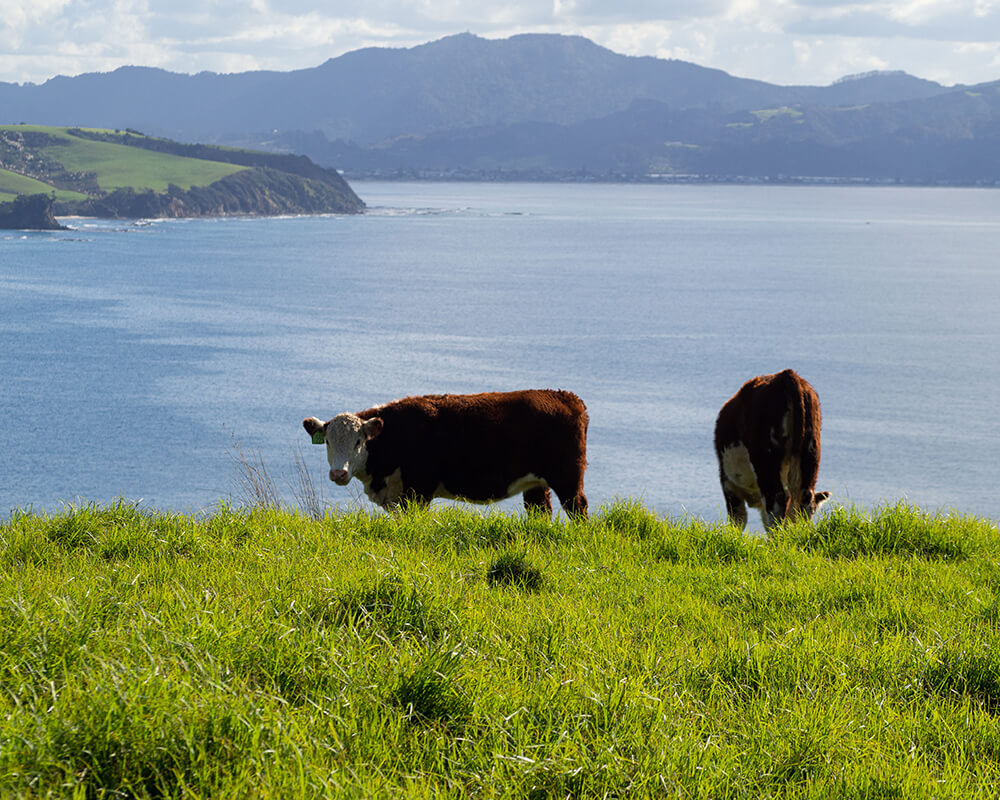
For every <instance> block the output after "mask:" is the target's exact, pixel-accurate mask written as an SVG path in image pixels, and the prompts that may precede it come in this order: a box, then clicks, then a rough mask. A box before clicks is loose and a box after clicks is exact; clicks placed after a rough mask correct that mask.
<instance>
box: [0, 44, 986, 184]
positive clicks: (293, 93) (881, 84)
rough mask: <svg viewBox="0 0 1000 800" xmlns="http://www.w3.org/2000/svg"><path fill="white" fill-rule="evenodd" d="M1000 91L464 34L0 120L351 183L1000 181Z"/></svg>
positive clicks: (84, 89) (87, 83)
mask: <svg viewBox="0 0 1000 800" xmlns="http://www.w3.org/2000/svg"><path fill="white" fill-rule="evenodd" d="M998 112H1000V81H998V82H995V83H987V84H980V85H976V86H951V87H948V86H942V85H940V84H938V83H934V82H932V81H927V80H922V79H920V78H916V77H913V76H910V75H906V74H903V73H872V74H867V75H863V76H854V77H851V78H846V79H843V80H841V81H838V82H836V83H834V84H831V85H829V86H821V87H817V86H780V85H775V84H770V83H765V82H763V81H756V80H749V79H745V78H738V77H734V76H731V75H728V74H726V73H725V72H722V71H720V70H715V69H708V68H705V67H700V66H697V65H695V64H691V63H687V62H683V61H676V60H665V59H658V58H652V57H630V56H623V55H620V54H617V53H614V52H612V51H610V50H607V49H605V48H603V47H600V46H598V45H596V44H594V43H593V42H590V41H588V40H587V39H583V38H580V37H572V36H560V35H549V34H536V35H521V36H514V37H511V38H509V39H503V40H487V39H482V38H479V37H476V36H473V35H471V34H460V35H456V36H451V37H447V38H445V39H441V40H439V41H436V42H431V43H429V44H425V45H421V46H418V47H413V48H407V49H386V48H368V49H364V50H358V51H355V52H352V53H347V54H345V55H343V56H340V57H339V58H335V59H331V60H329V61H327V62H326V63H324V64H322V65H320V66H318V67H315V68H312V69H305V70H295V71H290V72H247V73H240V74H231V75H220V74H214V73H199V74H197V75H183V74H177V73H170V72H165V71H163V70H159V69H151V68H143V67H123V68H120V69H118V70H115V71H114V72H111V73H100V74H96V73H95V74H87V75H80V76H76V77H58V78H53V79H51V80H49V81H46V82H45V83H43V84H40V85H34V84H24V85H16V84H0V115H2V116H0V121H5V122H20V121H30V122H33V123H40V124H49V125H74V126H79V127H101V128H125V127H129V128H133V129H139V130H141V131H143V132H144V133H148V134H153V135H156V136H167V137H171V138H173V139H177V140H180V141H187V142H206V143H213V144H236V145H240V146H244V147H253V148H261V149H269V150H273V151H284V152H295V153H301V154H304V155H307V156H309V157H310V158H312V159H313V160H314V161H316V162H317V163H318V164H322V165H324V166H327V167H336V168H338V169H341V170H343V171H344V172H345V174H346V175H348V176H362V175H385V176H391V175H405V176H456V177H457V176H467V177H492V178H496V177H519V178H579V177H589V178H594V177H596V178H612V179H622V178H624V179H637V178H638V179H648V178H649V176H651V175H657V176H675V177H676V176H679V175H692V176H697V178H699V179H733V178H736V179H739V178H750V179H784V178H795V177H798V176H806V177H809V178H837V179H863V180H886V181H896V180H898V181H905V182H918V183H921V182H932V183H936V182H940V183H993V182H996V181H1000V155H998V154H1000V147H998V145H1000V116H998Z"/></svg>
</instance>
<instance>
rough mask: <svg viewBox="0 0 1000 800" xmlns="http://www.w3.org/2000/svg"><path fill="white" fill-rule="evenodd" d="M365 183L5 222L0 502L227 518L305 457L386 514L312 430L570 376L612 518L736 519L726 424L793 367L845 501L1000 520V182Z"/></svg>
mask: <svg viewBox="0 0 1000 800" xmlns="http://www.w3.org/2000/svg"><path fill="white" fill-rule="evenodd" d="M355 188H356V190H357V191H358V193H359V194H360V195H361V197H362V198H363V199H364V200H365V201H366V203H367V204H368V206H369V211H368V213H366V214H364V215H361V216H354V217H336V216H329V217H295V218H278V219H221V220H182V221H157V222H107V221H96V220H72V221H70V224H71V225H72V227H73V230H70V231H65V232H47V233H21V232H10V231H6V232H0V448H2V461H0V464H2V465H0V516H6V515H7V514H8V513H9V512H10V510H12V509H24V508H32V509H34V510H35V511H42V510H47V511H59V510H60V509H61V508H62V507H63V506H64V505H65V504H67V503H79V502H89V501H99V502H111V501H114V500H115V499H117V498H119V497H122V498H126V499H128V500H131V501H135V502H139V503H140V504H142V505H144V506H148V507H155V508H163V509H172V510H179V511H181V510H182V511H202V510H208V511H210V510H211V509H212V508H214V507H215V506H217V504H219V503H220V502H239V501H240V499H241V490H240V483H239V480H238V475H239V471H240V470H239V467H238V465H237V463H236V462H237V460H238V452H237V448H239V450H241V451H242V452H243V453H244V455H249V456H250V457H252V458H253V459H257V458H259V459H260V460H261V461H262V462H263V463H264V464H265V465H266V467H267V469H268V471H269V472H270V474H271V476H272V478H273V480H274V482H275V484H276V486H277V487H278V488H279V490H281V491H282V492H283V493H284V494H285V495H286V496H287V498H288V499H289V500H290V501H293V500H294V492H293V491H292V488H291V487H292V486H294V485H295V484H296V483H297V481H298V467H297V465H296V462H297V460H299V459H302V460H304V462H305V464H306V465H307V468H308V470H309V472H310V473H311V476H312V477H313V478H314V480H315V483H316V484H317V486H318V487H319V489H320V490H321V492H322V497H323V499H324V501H326V502H329V503H332V504H336V505H339V506H342V507H345V506H350V505H352V504H361V505H366V504H367V500H366V499H364V496H363V495H362V494H361V493H360V489H359V487H358V484H356V483H354V484H352V485H351V486H349V487H346V488H342V487H337V486H335V485H333V484H331V483H329V481H328V480H327V479H326V472H327V467H326V461H325V454H324V450H323V448H321V447H313V446H312V445H311V444H310V443H309V439H308V437H307V436H306V434H305V433H304V431H303V430H302V428H301V420H302V418H303V417H304V416H313V415H315V416H319V417H322V418H328V417H330V416H332V415H333V414H335V413H338V412H340V411H345V410H351V411H357V410H361V409H363V408H366V407H368V406H370V405H374V404H377V403H381V402H385V401H387V400H390V399H393V398H396V397H401V396H404V395H408V394H420V393H425V392H474V391H484V390H506V389H515V388H526V387H553V388H564V389H570V390H572V391H575V392H576V393H577V394H579V395H580V396H581V397H582V398H583V399H584V401H585V402H586V403H587V406H588V408H589V411H590V418H591V423H590V435H589V443H588V455H589V467H588V472H587V478H586V491H587V494H588V497H589V498H590V505H591V508H592V509H593V510H596V509H598V508H599V507H600V506H601V505H602V504H605V503H609V502H612V501H614V500H615V499H618V498H637V499H639V500H641V501H642V502H643V503H645V504H646V505H648V506H649V507H651V508H654V509H655V510H657V511H658V512H660V513H662V514H666V515H670V516H673V517H679V516H684V515H690V516H694V517H698V518H702V519H706V520H716V519H720V518H721V517H722V516H723V515H724V507H723V501H722V494H721V491H720V489H719V485H718V474H717V466H716V462H715V456H714V453H713V449H712V429H713V425H714V420H715V415H716V413H717V412H718V409H719V407H720V406H721V405H722V403H723V402H725V400H726V399H727V398H728V397H729V396H731V395H732V394H733V392H735V391H736V390H737V389H738V388H739V386H740V385H741V384H742V383H743V382H744V381H745V380H746V379H748V378H750V377H752V376H754V375H757V374H761V373H765V372H774V371H777V370H780V369H783V368H785V367H792V368H794V369H796V370H797V371H798V372H800V373H801V374H802V375H803V376H804V377H806V378H807V379H808V380H809V381H810V382H811V383H812V384H813V386H814V387H815V388H816V390H817V392H818V393H819V396H820V400H821V403H822V409H823V460H822V464H821V467H820V478H819V484H818V488H821V489H829V490H830V491H832V492H833V495H834V501H835V502H838V503H843V504H847V505H858V506H863V507H878V506H881V505H884V504H886V503H895V502H896V501H897V500H900V499H903V500H906V501H907V502H910V503H913V504H916V505H919V506H922V507H925V508H927V509H929V510H934V511H937V510H944V509H954V510H957V511H959V512H963V513H970V514H975V515H980V516H986V517H991V518H993V519H996V518H997V514H998V512H997V510H996V503H995V500H994V497H993V495H994V493H995V490H996V487H997V485H998V481H997V477H996V471H997V466H998V461H1000V459H998V455H997V454H998V453H1000V424H998V423H1000V413H998V411H997V407H998V404H1000V356H998V345H1000V314H998V309H997V307H998V301H1000V264H998V258H997V253H998V250H1000V248H998V245H1000V192H996V191H990V190H967V189H904V188H873V187H763V186H652V185H589V184H567V185H553V184H473V183H441V184H433V183H409V184H406V183H368V182H362V183H358V184H356V186H355ZM436 502H438V503H444V502H446V501H436ZM503 507H504V508H512V509H513V508H518V507H519V502H518V501H516V500H512V501H507V503H505V504H504V505H503ZM751 520H752V522H753V524H754V525H755V527H759V519H757V518H756V514H752V517H751Z"/></svg>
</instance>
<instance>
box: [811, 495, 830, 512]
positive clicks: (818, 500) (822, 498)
mask: <svg viewBox="0 0 1000 800" xmlns="http://www.w3.org/2000/svg"><path fill="white" fill-rule="evenodd" d="M829 499H830V493H829V492H815V493H814V494H813V503H815V506H816V509H817V510H819V507H820V506H821V505H823V503H825V502H826V501H827V500H829Z"/></svg>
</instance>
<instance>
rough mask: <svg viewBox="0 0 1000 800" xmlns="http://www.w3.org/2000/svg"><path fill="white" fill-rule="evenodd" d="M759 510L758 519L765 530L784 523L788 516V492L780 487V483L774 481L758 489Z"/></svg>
mask: <svg viewBox="0 0 1000 800" xmlns="http://www.w3.org/2000/svg"><path fill="white" fill-rule="evenodd" d="M760 494H761V501H762V504H761V508H760V518H761V520H762V521H763V523H764V528H765V529H766V530H771V528H773V527H774V526H775V525H778V524H779V523H781V522H784V520H785V518H786V517H787V516H788V502H789V499H790V498H789V497H788V492H787V491H785V487H784V486H782V485H781V483H780V481H775V482H774V483H773V484H770V485H763V486H761V487H760Z"/></svg>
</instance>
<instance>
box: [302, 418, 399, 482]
mask: <svg viewBox="0 0 1000 800" xmlns="http://www.w3.org/2000/svg"><path fill="white" fill-rule="evenodd" d="M302 426H303V427H304V428H305V429H306V432H307V433H309V434H310V435H315V434H316V433H317V432H319V431H322V433H323V440H324V442H325V443H326V459H327V461H329V462H330V480H331V481H333V482H334V483H336V484H337V485H338V486H346V485H347V484H348V483H349V482H350V480H351V478H357V477H363V476H365V475H366V474H367V473H366V472H365V466H366V465H367V464H368V441H369V440H370V439H374V438H375V437H376V436H378V435H379V434H380V433H381V432H382V420H381V419H380V418H379V417H374V418H372V419H369V420H363V419H361V417H359V416H357V415H356V414H338V415H337V416H335V417H334V418H333V419H331V420H329V421H328V422H320V420H318V419H316V418H315V417H308V418H307V419H304V420H302Z"/></svg>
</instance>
